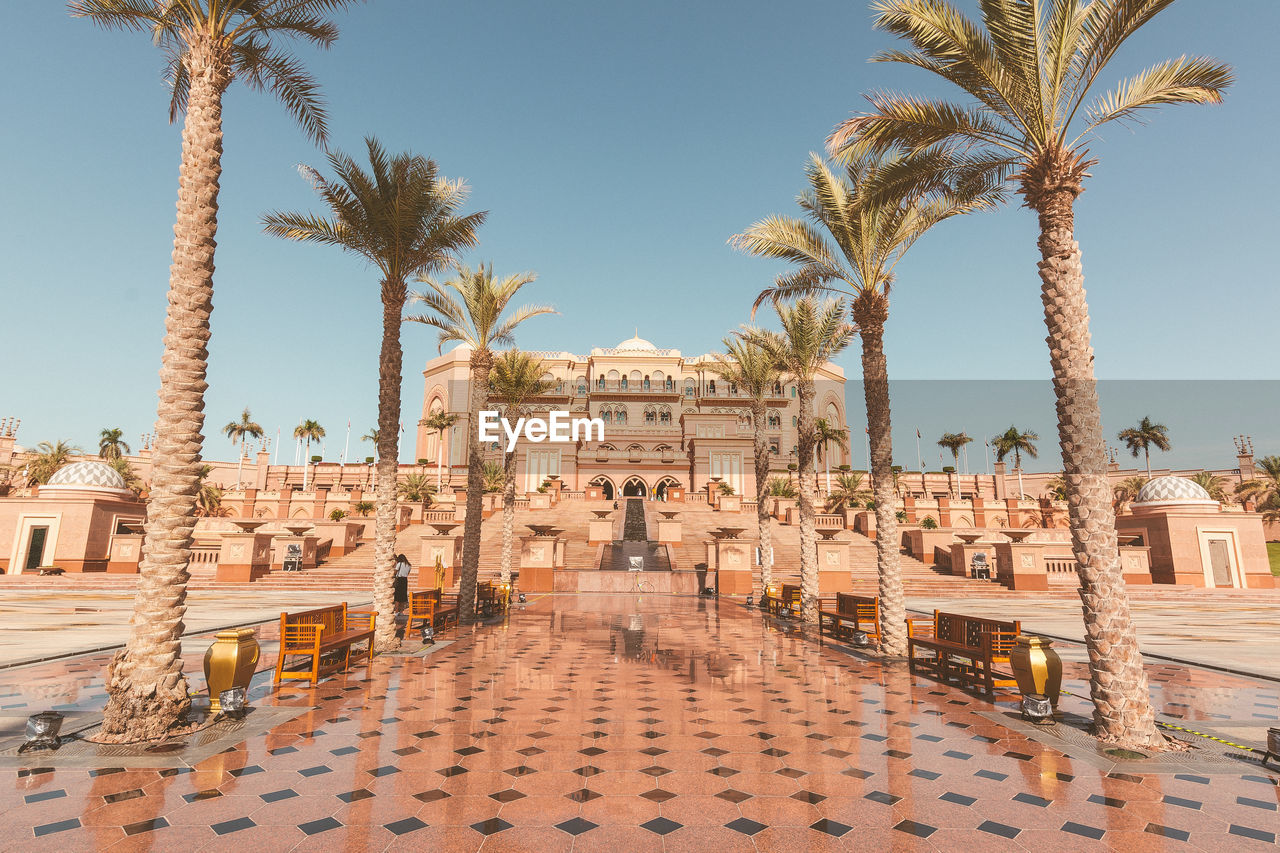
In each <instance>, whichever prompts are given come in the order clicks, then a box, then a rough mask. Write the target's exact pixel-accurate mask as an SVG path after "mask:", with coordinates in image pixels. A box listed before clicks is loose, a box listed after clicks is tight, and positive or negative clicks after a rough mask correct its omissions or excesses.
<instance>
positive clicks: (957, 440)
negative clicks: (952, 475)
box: [938, 432, 973, 497]
mask: <svg viewBox="0 0 1280 853" xmlns="http://www.w3.org/2000/svg"><path fill="white" fill-rule="evenodd" d="M972 441H973V439H972V438H970V437H969V435H968V434H967V433H965V432H944V433H943V434H942V438H940V439H938V446H939V447H945V448H946V449H947V450H950V451H951V459H952V464H953V467H955V469H956V472H957V473H956V483H957V484H959V482H960V475H959V471H960V451H961V450H962V449H963V448H964V446H965V445H966V444H969V443H970V442H972ZM966 458H968V457H966ZM956 492H957V495H956V496H957V497H959V489H958V488H957V489H956Z"/></svg>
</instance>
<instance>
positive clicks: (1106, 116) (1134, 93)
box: [1085, 56, 1235, 133]
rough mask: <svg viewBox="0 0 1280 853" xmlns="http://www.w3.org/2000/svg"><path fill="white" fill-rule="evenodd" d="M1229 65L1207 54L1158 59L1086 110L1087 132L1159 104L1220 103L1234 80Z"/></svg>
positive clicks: (1131, 116) (1133, 116)
mask: <svg viewBox="0 0 1280 853" xmlns="http://www.w3.org/2000/svg"><path fill="white" fill-rule="evenodd" d="M1234 79H1235V78H1234V75H1233V74H1232V73H1231V68H1230V66H1227V65H1224V64H1223V63H1221V62H1218V61H1216V60H1214V59H1210V58H1208V57H1200V56H1197V57H1186V56H1183V57H1179V58H1178V59H1171V60H1166V61H1164V62H1161V63H1159V64H1157V65H1154V66H1152V67H1151V68H1148V69H1147V70H1145V71H1143V72H1142V73H1140V74H1137V75H1135V76H1133V77H1131V78H1129V79H1128V80H1125V81H1124V82H1122V83H1120V84H1119V85H1118V86H1117V87H1116V88H1115V89H1113V90H1112V91H1111V92H1108V93H1107V94H1106V95H1104V96H1103V97H1101V98H1099V99H1098V101H1096V102H1095V103H1093V104H1091V105H1090V106H1089V107H1088V109H1087V112H1086V117H1087V120H1088V127H1087V128H1086V129H1085V132H1086V133H1087V132H1088V131H1089V130H1092V129H1093V128H1095V127H1098V126H1099V125H1102V124H1106V123H1107V122H1111V121H1123V120H1125V119H1134V118H1136V117H1137V115H1138V113H1139V112H1140V111H1142V110H1147V109H1151V108H1153V107H1158V106H1160V105H1162V104H1220V103H1222V94H1223V92H1224V91H1225V90H1226V89H1227V88H1228V87H1229V86H1230V85H1231V84H1232V82H1233V81H1234Z"/></svg>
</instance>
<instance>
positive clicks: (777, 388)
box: [773, 382, 782, 397]
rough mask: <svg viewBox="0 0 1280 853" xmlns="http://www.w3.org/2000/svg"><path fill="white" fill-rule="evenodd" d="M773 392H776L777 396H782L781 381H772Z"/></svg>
mask: <svg viewBox="0 0 1280 853" xmlns="http://www.w3.org/2000/svg"><path fill="white" fill-rule="evenodd" d="M773 393H775V394H777V395H778V396H779V397H781V396H782V383H781V382H775V383H773Z"/></svg>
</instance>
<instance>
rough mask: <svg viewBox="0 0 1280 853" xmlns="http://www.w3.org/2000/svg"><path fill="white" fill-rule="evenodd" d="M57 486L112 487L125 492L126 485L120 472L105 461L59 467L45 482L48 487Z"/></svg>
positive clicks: (75, 463) (127, 488) (73, 463)
mask: <svg viewBox="0 0 1280 853" xmlns="http://www.w3.org/2000/svg"><path fill="white" fill-rule="evenodd" d="M50 486H52V487H54V488H57V487H59V486H62V487H63V488H76V489H79V488H85V487H88V488H92V489H114V490H116V491H121V492H127V491H128V490H129V487H128V485H127V484H126V483H125V481H124V477H122V476H120V472H119V471H117V470H116V469H114V468H112V467H111V466H110V465H108V464H106V463H105V462H94V461H87V462H72V463H71V464H70V465H64V466H62V467H61V468H59V469H58V470H57V471H56V472H54V475H53V476H52V477H50V478H49V482H48V483H46V484H45V488H48V487H50Z"/></svg>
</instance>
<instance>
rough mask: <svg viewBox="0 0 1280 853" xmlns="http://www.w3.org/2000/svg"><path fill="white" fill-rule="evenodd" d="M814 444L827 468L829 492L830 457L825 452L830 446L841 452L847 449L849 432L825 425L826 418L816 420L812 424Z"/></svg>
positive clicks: (828, 489)
mask: <svg viewBox="0 0 1280 853" xmlns="http://www.w3.org/2000/svg"><path fill="white" fill-rule="evenodd" d="M813 429H814V433H813V437H814V443H815V444H816V446H817V450H818V453H820V454H821V455H822V463H823V464H824V465H825V466H826V468H827V492H828V493H829V492H830V491H831V455H830V454H829V453H828V452H827V450H828V448H829V447H830V446H831V445H833V444H834V445H835V446H836V447H838V448H840V449H841V450H848V449H849V431H848V430H847V429H840V428H839V427H837V426H835V424H830V423H827V419H826V418H817V419H816V420H814V422H813Z"/></svg>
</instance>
